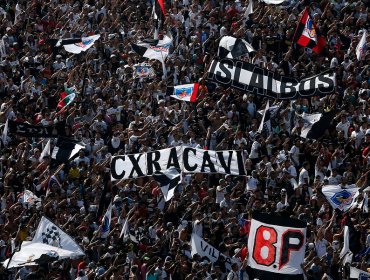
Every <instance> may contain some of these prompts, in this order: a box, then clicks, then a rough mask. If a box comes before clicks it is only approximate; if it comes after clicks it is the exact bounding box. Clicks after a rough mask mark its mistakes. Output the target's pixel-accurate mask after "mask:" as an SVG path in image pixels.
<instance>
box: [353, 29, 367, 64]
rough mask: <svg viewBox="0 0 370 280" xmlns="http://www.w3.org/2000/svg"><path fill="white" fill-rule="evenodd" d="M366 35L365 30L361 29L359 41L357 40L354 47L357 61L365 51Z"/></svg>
mask: <svg viewBox="0 0 370 280" xmlns="http://www.w3.org/2000/svg"><path fill="white" fill-rule="evenodd" d="M366 36H367V32H366V30H363V33H362V37H361V40H360V42H358V45H357V47H356V57H357V60H358V61H360V60H361V58H362V57H363V56H364V55H365V53H366Z"/></svg>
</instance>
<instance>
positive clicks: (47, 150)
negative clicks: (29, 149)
mask: <svg viewBox="0 0 370 280" xmlns="http://www.w3.org/2000/svg"><path fill="white" fill-rule="evenodd" d="M46 156H50V139H49V141H48V142H47V143H46V145H45V147H44V149H43V150H42V153H41V155H40V161H42V160H43V158H44V157H46Z"/></svg>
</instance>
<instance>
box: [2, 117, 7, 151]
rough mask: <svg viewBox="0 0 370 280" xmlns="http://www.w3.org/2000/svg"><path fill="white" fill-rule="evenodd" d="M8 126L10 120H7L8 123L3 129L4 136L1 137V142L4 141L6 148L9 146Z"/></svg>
mask: <svg viewBox="0 0 370 280" xmlns="http://www.w3.org/2000/svg"><path fill="white" fill-rule="evenodd" d="M8 126H9V125H8V119H6V123H5V126H4V128H3V134H2V136H1V140H2V141H3V144H4V146H6V145H7V144H8Z"/></svg>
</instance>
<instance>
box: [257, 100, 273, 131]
mask: <svg viewBox="0 0 370 280" xmlns="http://www.w3.org/2000/svg"><path fill="white" fill-rule="evenodd" d="M269 108H270V101H269V100H267V104H266V108H265V111H264V112H263V116H262V120H261V123H260V127H259V128H258V132H259V133H261V132H262V129H263V124H264V123H265V117H266V112H267V111H268V110H269Z"/></svg>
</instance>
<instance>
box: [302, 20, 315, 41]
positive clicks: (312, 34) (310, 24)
mask: <svg viewBox="0 0 370 280" xmlns="http://www.w3.org/2000/svg"><path fill="white" fill-rule="evenodd" d="M305 32H306V33H307V35H308V36H309V37H310V38H312V39H314V40H316V30H315V28H314V26H313V22H312V20H311V19H310V18H309V19H308V20H307V22H306V28H305Z"/></svg>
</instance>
